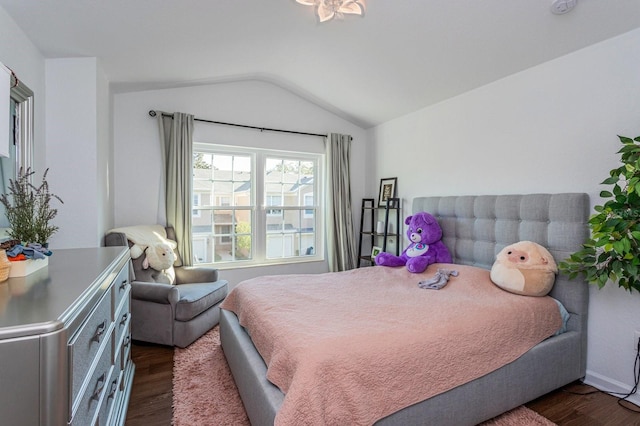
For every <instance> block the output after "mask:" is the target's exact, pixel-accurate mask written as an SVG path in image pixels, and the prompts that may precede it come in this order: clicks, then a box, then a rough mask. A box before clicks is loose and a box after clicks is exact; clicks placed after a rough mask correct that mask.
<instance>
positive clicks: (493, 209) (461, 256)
mask: <svg viewBox="0 0 640 426" xmlns="http://www.w3.org/2000/svg"><path fill="white" fill-rule="evenodd" d="M412 211H413V213H417V212H420V211H425V212H429V213H431V214H432V215H433V216H435V217H436V219H438V222H439V223H440V226H441V227H442V232H443V238H442V240H443V242H444V243H445V245H446V246H447V248H448V249H449V251H450V252H451V255H452V257H453V262H454V263H459V264H465V265H474V266H478V267H482V268H485V269H491V266H492V265H493V262H494V260H495V256H496V254H498V252H499V251H500V250H502V248H504V247H505V246H507V245H509V244H512V243H515V242H518V241H523V240H528V241H534V242H536V243H538V244H541V245H542V246H544V247H546V248H547V249H548V250H549V251H550V252H551V254H552V255H553V257H554V258H555V260H556V261H557V262H560V261H561V260H564V259H566V258H567V257H568V256H569V254H571V253H573V252H575V251H577V250H579V249H580V248H582V243H583V242H584V241H585V240H586V239H587V237H588V227H587V220H588V218H589V197H588V195H587V194H577V193H567V194H528V195H472V196H446V197H418V198H414V199H413V204H412ZM550 295H551V296H552V297H554V298H556V299H558V300H560V301H561V302H562V303H563V304H564V306H565V307H566V308H567V310H568V311H569V312H570V313H571V314H572V315H571V319H570V320H569V323H568V329H569V330H572V331H577V332H580V333H582V334H583V340H582V342H583V347H584V353H585V354H586V330H587V308H588V304H589V289H588V286H587V284H586V283H585V282H584V281H583V280H580V279H576V280H573V281H569V280H568V279H567V277H566V276H564V275H562V274H559V275H558V277H557V278H556V282H555V284H554V287H553V290H552V291H551V294H550ZM583 362H584V363H585V368H586V356H585V357H584V360H583Z"/></svg>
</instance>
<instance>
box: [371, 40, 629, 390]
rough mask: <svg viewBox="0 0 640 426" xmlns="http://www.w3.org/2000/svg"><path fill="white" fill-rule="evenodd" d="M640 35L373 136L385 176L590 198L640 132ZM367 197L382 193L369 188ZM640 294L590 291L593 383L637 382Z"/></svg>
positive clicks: (454, 188) (423, 191)
mask: <svg viewBox="0 0 640 426" xmlns="http://www.w3.org/2000/svg"><path fill="white" fill-rule="evenodd" d="M639 117H640V30H635V31H632V32H630V33H627V34H624V35H622V36H620V37H617V38H614V39H611V40H608V41H606V42H603V43H600V44H597V45H594V46H591V47H589V48H586V49H584V50H581V51H578V52H576V53H574V54H571V55H567V56H565V57H562V58H559V59H557V60H554V61H551V62H548V63H545V64H542V65H540V66H537V67H535V68H532V69H529V70H527V71H524V72H521V73H519V74H516V75H513V76H510V77H507V78H505V79H502V80H499V81H497V82H494V83H492V84H489V85H487V86H484V87H481V88H479V89H477V90H473V91H471V92H468V93H466V94H463V95H461V96H458V97H456V98H453V99H450V100H447V101H445V102H442V103H440V104H438V105H435V106H432V107H429V108H425V109H423V110H420V111H417V112H415V113H412V114H409V115H407V116H404V117H401V118H398V119H396V120H393V121H390V122H388V123H385V124H383V125H381V126H378V127H376V128H374V129H372V130H370V135H371V139H372V141H373V143H374V145H375V154H374V162H375V165H376V174H377V177H378V178H381V177H388V176H397V177H398V188H399V191H400V192H399V194H400V196H401V197H402V198H403V199H404V202H405V210H404V212H405V213H408V212H409V211H410V208H411V206H410V200H411V198H412V197H415V196H418V195H461V194H505V193H535V192H573V191H575V192H586V193H588V194H589V195H590V197H591V203H592V205H595V204H599V203H600V198H599V196H598V194H599V192H600V190H601V187H600V186H599V183H600V182H601V181H602V180H604V179H605V178H606V177H607V176H608V171H609V170H610V169H612V168H614V167H617V166H618V158H619V157H618V155H617V154H616V151H617V150H618V149H619V145H620V143H619V141H618V139H617V137H616V135H618V134H620V135H625V136H630V137H635V136H638V135H640V121H639V120H638V118H639ZM368 189H369V190H370V192H372V193H375V191H376V188H375V187H374V186H369V188H368ZM639 306H640V295H639V294H638V293H634V294H629V293H628V292H625V291H623V290H620V289H618V288H617V286H616V285H615V284H611V283H610V284H609V285H607V287H606V288H605V289H604V290H601V291H598V290H597V287H594V288H592V289H591V302H590V313H589V346H588V361H587V369H588V371H587V380H588V381H589V382H591V383H594V384H598V385H599V386H601V387H603V388H608V389H612V390H617V389H616V387H622V388H624V390H630V389H631V387H632V386H633V362H634V352H633V350H632V343H633V338H634V330H640V309H638V307H639Z"/></svg>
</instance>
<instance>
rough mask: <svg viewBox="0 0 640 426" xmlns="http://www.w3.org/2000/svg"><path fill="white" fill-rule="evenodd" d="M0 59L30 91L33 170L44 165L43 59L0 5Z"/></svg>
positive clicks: (37, 169) (42, 169)
mask: <svg viewBox="0 0 640 426" xmlns="http://www.w3.org/2000/svg"><path fill="white" fill-rule="evenodd" d="M0 62H2V63H3V64H5V65H6V66H8V67H9V68H11V69H12V70H13V71H14V72H15V73H16V75H17V76H18V78H19V79H20V81H22V82H24V83H25V84H26V85H27V87H29V88H30V89H31V90H32V91H33V92H34V164H33V165H34V170H35V171H37V172H43V171H44V167H45V165H44V164H45V155H46V147H45V131H44V127H45V82H44V81H45V75H44V73H45V71H44V58H43V56H42V55H41V54H40V52H39V51H38V49H36V47H35V46H34V45H33V43H32V42H31V40H29V39H28V38H27V36H26V35H25V34H24V32H22V30H21V29H20V27H18V25H17V24H16V23H15V22H14V21H13V19H12V18H11V17H10V16H9V15H8V14H7V13H6V12H5V10H4V9H3V8H2V7H0Z"/></svg>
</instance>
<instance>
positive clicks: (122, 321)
mask: <svg viewBox="0 0 640 426" xmlns="http://www.w3.org/2000/svg"><path fill="white" fill-rule="evenodd" d="M128 318H129V312H126V313H124V314H123V315H122V319H121V320H120V325H124V323H125V322H127V319H128Z"/></svg>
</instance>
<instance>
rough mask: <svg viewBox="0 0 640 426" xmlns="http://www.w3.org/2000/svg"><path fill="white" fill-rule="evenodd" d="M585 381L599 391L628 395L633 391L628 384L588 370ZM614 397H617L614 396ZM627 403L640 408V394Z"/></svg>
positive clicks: (631, 397) (633, 396) (632, 396)
mask: <svg viewBox="0 0 640 426" xmlns="http://www.w3.org/2000/svg"><path fill="white" fill-rule="evenodd" d="M583 381H584V383H585V384H587V385H590V386H593V387H595V388H596V389H599V390H601V391H605V392H618V393H622V394H627V393H629V392H631V389H632V387H631V386H629V385H627V384H626V383H622V382H619V381H617V380H613V379H611V378H609V377H606V376H603V375H601V374H598V373H594V372H592V371H589V370H587V375H586V376H585V378H584V380H583ZM614 396H617V395H614ZM627 401H629V402H632V403H634V404H636V405H638V406H640V394H638V393H636V394H634V395H631V396H630V397H629V398H627Z"/></svg>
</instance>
